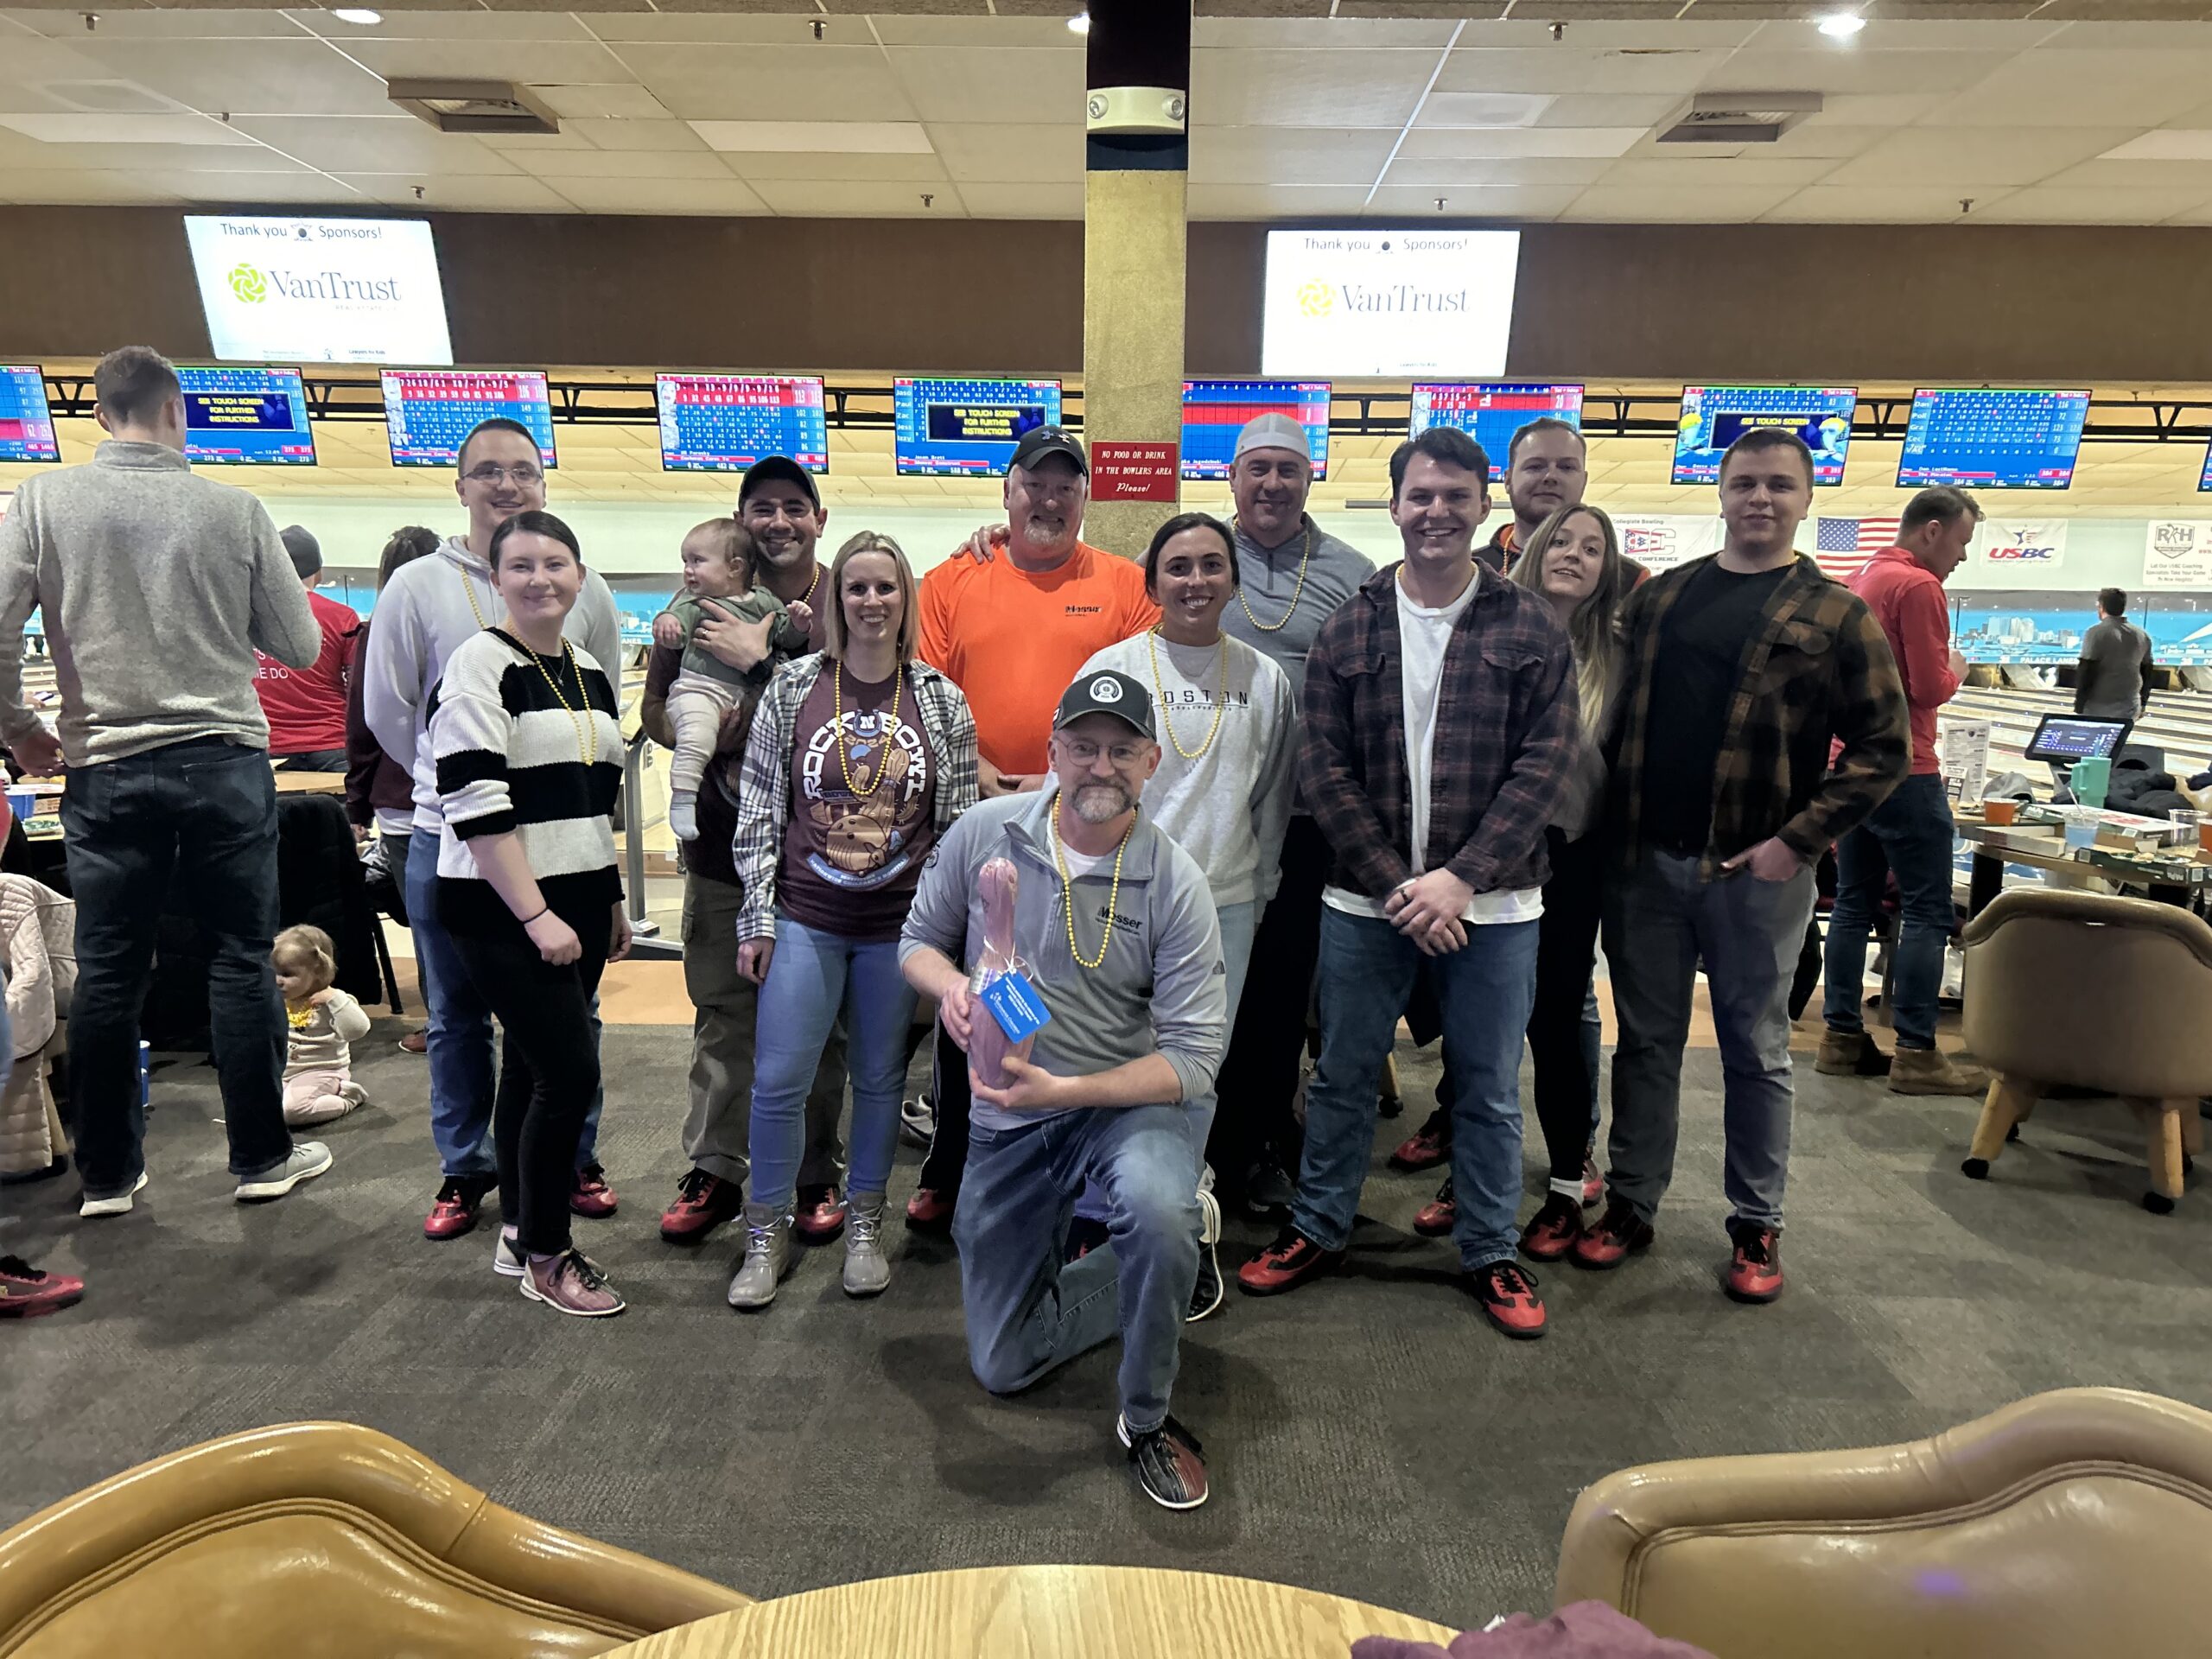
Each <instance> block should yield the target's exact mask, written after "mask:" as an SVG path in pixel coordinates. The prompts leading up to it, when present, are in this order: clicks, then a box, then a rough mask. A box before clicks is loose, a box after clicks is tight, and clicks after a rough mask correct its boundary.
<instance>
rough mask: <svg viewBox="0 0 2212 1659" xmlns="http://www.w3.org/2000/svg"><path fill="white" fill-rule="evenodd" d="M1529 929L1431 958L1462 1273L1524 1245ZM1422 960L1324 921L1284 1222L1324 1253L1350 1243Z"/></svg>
mask: <svg viewBox="0 0 2212 1659" xmlns="http://www.w3.org/2000/svg"><path fill="white" fill-rule="evenodd" d="M1539 925H1540V924H1538V923H1535V922H1501V923H1496V924H1493V925H1488V926H1482V927H1470V928H1468V930H1467V943H1466V944H1465V946H1464V947H1463V948H1461V949H1460V950H1455V951H1453V952H1452V954H1451V955H1450V956H1448V957H1428V958H1427V965H1428V973H1429V980H1430V982H1431V984H1432V985H1433V987H1434V988H1435V991H1436V1000H1437V1004H1438V1007H1440V1010H1441V1011H1442V1014H1443V1017H1444V1065H1445V1069H1446V1071H1449V1072H1450V1073H1451V1077H1452V1192H1453V1194H1454V1196H1455V1197H1456V1198H1458V1200H1459V1218H1458V1220H1457V1221H1456V1222H1455V1223H1454V1224H1453V1226H1452V1239H1453V1241H1454V1242H1455V1243H1457V1244H1458V1245H1459V1261H1460V1264H1461V1265H1462V1266H1463V1267H1465V1268H1466V1269H1467V1270H1468V1271H1469V1272H1474V1271H1476V1270H1477V1269H1479V1268H1486V1267H1488V1266H1489V1265H1490V1264H1491V1262H1503V1261H1506V1260H1508V1259H1510V1257H1511V1256H1512V1255H1513V1251H1514V1248H1515V1246H1516V1244H1518V1243H1520V1235H1519V1233H1518V1232H1517V1231H1516V1230H1515V1228H1514V1225H1513V1217H1514V1216H1515V1214H1516V1211H1518V1210H1519V1209H1520V1206H1521V1039H1522V1033H1524V1032H1526V1031H1527V1030H1528V1028H1529V1008H1530V1007H1532V1006H1533V1005H1534V1003H1535V997H1536V933H1537V929H1538V927H1539ZM1422 960H1423V958H1422V957H1421V950H1420V947H1419V946H1417V945H1415V944H1414V942H1413V941H1412V940H1411V939H1408V938H1406V937H1405V936H1404V935H1403V934H1402V933H1400V932H1399V931H1398V930H1397V929H1396V928H1395V927H1393V926H1391V925H1390V924H1389V922H1386V921H1383V920H1381V919H1379V918H1375V917H1372V916H1353V915H1348V914H1347V913H1345V912H1343V911H1341V910H1335V909H1326V908H1325V909H1324V910H1323V911H1322V912H1321V1058H1320V1059H1319V1062H1317V1063H1316V1064H1315V1065H1314V1067H1313V1078H1312V1080H1311V1081H1310V1082H1308V1083H1307V1084H1306V1155H1305V1157H1304V1159H1303V1160H1302V1161H1301V1162H1300V1166H1299V1172H1298V1201H1297V1202H1296V1203H1295V1204H1294V1205H1292V1206H1291V1210H1290V1219H1291V1224H1293V1225H1294V1226H1295V1227H1296V1228H1297V1229H1298V1230H1299V1231H1300V1232H1301V1233H1303V1234H1305V1235H1306V1237H1308V1238H1310V1239H1312V1240H1313V1242H1314V1243H1316V1244H1319V1246H1320V1247H1321V1248H1322V1249H1325V1250H1341V1249H1344V1245H1345V1243H1346V1242H1347V1241H1348V1240H1349V1239H1350V1237H1351V1225H1352V1221H1353V1219H1354V1217H1356V1216H1357V1214H1358V1212H1359V1189H1360V1187H1361V1185H1362V1184H1363V1182H1364V1181H1365V1180H1366V1179H1367V1165H1368V1160H1369V1157H1370V1154H1372V1152H1373V1150H1374V1146H1375V1107H1376V1086H1377V1084H1379V1083H1380V1082H1381V1080H1382V1076H1383V1061H1384V1060H1386V1059H1388V1058H1389V1054H1390V1046H1391V1045H1392V1043H1394V1042H1395V1040H1396V1039H1397V1034H1398V1016H1399V1015H1400V1014H1403V1013H1404V1012H1405V1007H1406V1001H1407V999H1408V997H1409V996H1410V995H1412V994H1413V988H1414V974H1415V973H1416V972H1417V971H1418V970H1419V969H1420V967H1421V963H1422Z"/></svg>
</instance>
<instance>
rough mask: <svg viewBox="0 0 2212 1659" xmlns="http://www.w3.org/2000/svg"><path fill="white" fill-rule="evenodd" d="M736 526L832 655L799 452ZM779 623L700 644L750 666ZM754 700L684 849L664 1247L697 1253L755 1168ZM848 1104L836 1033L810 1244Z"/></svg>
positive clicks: (669, 662)
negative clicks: (747, 845)
mask: <svg viewBox="0 0 2212 1659" xmlns="http://www.w3.org/2000/svg"><path fill="white" fill-rule="evenodd" d="M737 520H738V522H739V523H740V524H743V525H744V526H745V527H746V529H747V530H748V531H752V533H753V546H754V547H756V548H758V549H759V550H760V569H759V576H760V581H761V582H763V583H764V584H765V585H766V587H767V588H768V590H769V591H770V592H771V593H772V594H775V595H776V597H777V598H779V599H780V600H782V601H784V602H785V604H786V605H788V604H790V603H791V602H792V601H797V600H804V601H805V602H806V603H807V604H808V605H809V606H810V607H812V609H813V612H814V616H813V620H811V621H810V623H809V624H808V625H807V638H808V639H809V641H810V643H811V644H812V645H813V646H814V648H815V649H816V650H817V651H819V650H820V649H821V648H822V630H823V625H824V622H825V620H826V619H827V618H828V616H829V602H828V601H827V600H826V599H824V598H823V584H824V582H826V581H827V579H828V576H829V572H828V571H827V570H826V569H824V568H823V564H822V563H821V561H820V560H819V559H817V557H816V556H815V547H816V544H817V543H818V542H819V541H820V540H821V538H822V531H823V526H824V525H826V524H828V523H829V509H828V508H826V507H824V506H823V505H822V496H821V493H820V492H819V491H818V490H817V489H816V488H815V485H814V479H813V477H812V475H811V474H809V473H808V472H807V471H806V469H805V468H804V467H801V466H800V465H799V464H798V462H797V461H793V460H791V458H790V457H789V456H788V455H764V456H762V457H761V458H760V460H759V461H755V462H753V465H752V466H751V467H747V469H746V472H745V475H744V477H743V478H742V479H741V480H739V481H738V486H737ZM772 621H773V619H772V618H769V617H763V618H762V619H761V620H760V621H758V622H740V621H738V620H735V619H734V618H730V617H716V616H714V615H713V614H711V613H710V614H709V616H708V617H707V618H706V620H703V621H702V622H701V623H700V625H699V630H698V634H697V638H698V640H699V643H700V644H701V645H703V646H705V648H706V649H707V650H709V651H710V652H713V653H714V654H715V656H717V657H719V658H721V659H722V661H724V662H726V663H728V664H729V665H730V666H731V667H733V668H734V669H737V670H739V671H745V670H747V669H750V668H752V667H753V666H754V665H755V664H758V663H759V662H760V660H761V659H762V658H765V657H766V656H767V654H768V630H769V628H770V626H771V625H772ZM682 663H683V652H681V651H678V650H668V649H664V648H662V647H659V646H656V647H655V648H654V650H653V652H652V656H651V658H648V659H647V662H646V666H645V699H644V702H642V703H641V704H640V706H639V711H638V714H639V720H640V721H642V723H643V724H644V726H645V732H646V734H647V735H648V736H650V737H651V738H652V740H653V741H655V742H656V743H658V744H660V745H662V746H663V747H666V748H674V747H676V733H675V730H674V728H672V727H671V725H670V724H669V720H668V690H669V687H671V685H673V684H675V683H676V673H677V668H678V667H679V666H681V664H682ZM750 699H751V694H749V693H748V694H747V699H746V700H744V701H742V702H740V704H739V706H738V708H737V709H735V710H734V711H733V713H732V714H731V716H730V718H729V720H728V722H727V723H726V724H725V725H724V727H723V738H724V741H725V744H726V746H727V747H724V748H723V750H722V751H721V753H719V754H718V755H717V756H716V760H717V761H718V762H721V764H717V765H715V766H709V768H708V769H707V775H706V778H705V779H704V780H703V782H702V785H701V788H700V790H699V802H698V813H699V836H698V839H697V840H696V841H690V842H684V843H683V848H682V856H683V988H684V989H685V990H686V991H687V992H688V993H690V997H691V1007H692V1019H691V1103H690V1113H689V1115H688V1116H686V1117H685V1118H684V1120H683V1155H684V1157H685V1158H687V1159H689V1160H690V1165H691V1166H690V1168H689V1169H688V1170H686V1171H685V1172H684V1173H683V1180H682V1181H681V1182H680V1183H679V1184H678V1185H677V1190H676V1201H675V1202H674V1203H673V1204H671V1205H669V1207H668V1208H667V1209H666V1210H665V1211H663V1212H662V1215H661V1218H660V1236H662V1237H663V1238H664V1239H666V1240H668V1241H669V1242H670V1243H677V1244H691V1243H697V1242H699V1241H700V1240H701V1239H703V1238H704V1237H706V1236H707V1235H708V1234H709V1233H710V1232H712V1231H713V1230H715V1228H716V1227H718V1226H720V1225H721V1224H722V1223H723V1222H725V1221H728V1219H729V1218H730V1217H733V1216H735V1215H737V1214H738V1213H740V1212H741V1211H742V1210H743V1209H744V1207H745V1179H746V1177H747V1174H749V1173H751V1170H752V1160H751V1158H750V1156H749V1152H750V1132H751V1125H752V1121H753V1009H754V1005H755V1002H756V1001H757V998H758V996H759V988H758V987H757V986H755V985H754V984H753V982H752V981H751V980H749V979H747V978H746V977H745V976H743V975H742V974H741V973H739V972H738V971H737V916H738V912H740V911H741V910H742V909H744V907H745V889H744V888H743V887H741V886H740V885H739V882H738V879H737V866H736V864H735V863H734V861H732V858H731V851H732V849H733V847H734V843H735V842H736V839H737V783H738V777H737V774H738V762H739V761H740V760H741V759H742V758H743V749H744V740H745V734H746V732H747V729H749V728H750V727H751V724H752V718H753V713H752V702H751V700H750ZM844 1096H845V1038H844V1033H843V1031H842V1028H840V1029H836V1030H833V1031H832V1032H831V1033H830V1035H829V1041H828V1042H827V1043H825V1044H823V1048H822V1063H821V1065H820V1066H819V1067H818V1068H817V1070H816V1071H815V1074H814V1088H813V1090H812V1092H810V1094H809V1095H808V1096H807V1101H806V1155H805V1158H804V1161H803V1162H802V1163H801V1164H800V1166H799V1172H798V1204H797V1205H796V1207H795V1211H794V1214H795V1216H796V1220H795V1221H794V1223H793V1225H794V1227H795V1229H796V1230H797V1231H798V1236H800V1237H801V1238H804V1239H806V1240H809V1241H810V1242H812V1243H823V1242H825V1241H827V1240H829V1239H832V1238H835V1237H836V1236H837V1235H838V1234H839V1233H840V1232H842V1230H844V1225H845V1206H844V1204H843V1202H842V1199H841V1198H839V1196H838V1192H837V1179H838V1172H839V1166H840V1165H841V1164H842V1161H843V1159H844V1147H843V1146H842V1144H841V1143H840V1142H839V1141H838V1139H837V1119H838V1115H839V1113H840V1111H841V1109H842V1107H843V1104H844Z"/></svg>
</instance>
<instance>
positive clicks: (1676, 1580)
mask: <svg viewBox="0 0 2212 1659" xmlns="http://www.w3.org/2000/svg"><path fill="white" fill-rule="evenodd" d="M2207 1560H2212V1414H2207V1413H2205V1412H2202V1411H2198V1410H2196V1408H2193V1407H2190V1406H2184V1405H2181V1404H2178V1403H2177V1402H2174V1401H2171V1400H2163V1399H2160V1398H2158V1397H2157V1396H2156V1395H2146V1394H2131V1393H2127V1392H2126V1391H2123V1390H2120V1389H2062V1390H2060V1391H2058V1392H2056V1393H2053V1394H2044V1395H2036V1396H2035V1397H2033V1398H2032V1399H2028V1400H2024V1401H2021V1402H2018V1403H2017V1404H2015V1405H2011V1406H2007V1407H2005V1408H2003V1409H2002V1410H2000V1411H1997V1412H1993V1413H1992V1414H1990V1415H1989V1416H1986V1417H1984V1418H1981V1419H1980V1420H1978V1421H1974V1422H1971V1423H1967V1424H1966V1425H1964V1426H1963V1427H1959V1428H1955V1429H1952V1430H1950V1431H1948V1433H1943V1434H1940V1435H1938V1436H1936V1438H1935V1439H1934V1440H1920V1441H1916V1442H1913V1443H1912V1444H1910V1445H1906V1446H1878V1447H1875V1448H1872V1449H1870V1450H1866V1451H1853V1452H1802V1453H1785V1454H1783V1455H1779V1456H1771V1457H1744V1458H1711V1459H1699V1460H1695V1461H1688V1462H1681V1463H1662V1464H1653V1465H1649V1466H1647V1467H1644V1468H1640V1469H1628V1470H1624V1471H1621V1472H1619V1473H1618V1474H1614V1475H1609V1476H1607V1477H1606V1478H1605V1479H1604V1480H1601V1481H1599V1483H1598V1484H1596V1485H1594V1486H1592V1487H1590V1488H1589V1489H1588V1490H1586V1491H1584V1492H1583V1494H1582V1496H1581V1497H1580V1500H1578V1501H1577V1503H1575V1506H1574V1513H1573V1516H1571V1517H1569V1519H1568V1521H1567V1535H1566V1537H1565V1539H1564V1540H1563V1541H1562V1542H1561V1545H1560V1563H1559V1580H1558V1585H1557V1589H1556V1598H1555V1599H1556V1601H1557V1603H1558V1605H1560V1606H1565V1605H1567V1603H1569V1602H1573V1601H1580V1600H1583V1599H1587V1598H1592V1597H1595V1598H1596V1599H1599V1600H1601V1601H1605V1602H1609V1603H1611V1605H1613V1606H1615V1607H1618V1609H1620V1611H1623V1612H1624V1613H1627V1614H1628V1615H1630V1617H1631V1618H1637V1619H1641V1620H1642V1621H1643V1623H1644V1624H1646V1625H1648V1626H1649V1628H1650V1629H1652V1630H1655V1631H1656V1632H1657V1633H1658V1634H1660V1635H1662V1636H1668V1637H1676V1638H1678V1639H1680V1640H1682V1641H1686V1642H1691V1643H1695V1644H1697V1645H1698V1646H1700V1647H1701V1648H1704V1649H1707V1650H1708V1651H1710V1652H1711V1653H1713V1655H1715V1656H1716V1659H1907V1656H1910V1659H2084V1656H2097V1655H2105V1654H2126V1655H2131V1656H2145V1659H2150V1656H2164V1655H2179V1654H2200V1653H2203V1652H2206V1651H2208V1650H2212V1573H2208V1572H2207V1571H2206V1570H2205V1565H2204V1564H2205V1562H2206V1561H2207Z"/></svg>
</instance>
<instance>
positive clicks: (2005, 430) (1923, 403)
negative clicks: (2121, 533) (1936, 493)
mask: <svg viewBox="0 0 2212 1659" xmlns="http://www.w3.org/2000/svg"><path fill="white" fill-rule="evenodd" d="M2088 416H2089V394H2088V392H2086V391H2016V390H2007V389H1996V390H1993V389H1991V388H1988V387H1957V388H1953V387H1936V388H1929V387H1925V386H1923V387H1922V388H1921V389H1920V390H1919V391H1916V392H1914V393H1913V394H1912V418H1911V421H1910V423H1908V425H1907V426H1906V428H1905V435H1904V454H1902V455H1900V456H1899V457H1898V461H1897V487H1898V488H1899V489H1901V490H1916V489H1924V488H1926V487H1927V486H1929V485H1931V484H1956V485H1959V486H1962V487H1964V488H1967V489H1981V490H2063V489H2064V488H2065V487H2066V486H2068V485H2069V484H2071V483H2072V482H2073V481H2074V461H2075V456H2076V455H2077V454H2079V453H2080V452H2081V448H2082V424H2083V423H2085V422H2086V421H2087V420H2088Z"/></svg>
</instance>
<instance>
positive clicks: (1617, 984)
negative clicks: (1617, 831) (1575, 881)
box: [1605, 846, 1815, 1228]
mask: <svg viewBox="0 0 2212 1659" xmlns="http://www.w3.org/2000/svg"><path fill="white" fill-rule="evenodd" d="M1814 898H1815V890H1814V882H1813V872H1812V870H1811V868H1809V867H1808V868H1805V869H1802V870H1800V871H1799V872H1798V873H1797V874H1796V875H1794V876H1792V877H1790V879H1789V880H1787V881H1762V880H1758V878H1757V877H1756V876H1754V875H1752V874H1751V873H1750V872H1749V871H1745V872H1743V873H1742V874H1736V875H1726V876H1722V877H1720V878H1719V880H1713V881H1707V880H1703V879H1701V878H1700V876H1699V874H1698V861H1697V860H1696V859H1694V858H1681V857H1678V856H1676V855H1675V854H1673V853H1667V852H1662V851H1660V850H1659V849H1657V848H1656V847H1649V846H1647V847H1645V848H1644V849H1643V850H1642V852H1641V853H1640V854H1638V855H1637V861H1636V868H1635V870H1634V871H1633V873H1631V874H1628V875H1626V876H1624V877H1622V878H1621V879H1619V880H1615V881H1611V882H1608V883H1607V884H1606V887H1605V961H1606V963H1607V964H1608V965H1609V966H1610V967H1611V970H1612V980H1613V1013H1614V1015H1615V1017H1616V1018H1617V1019H1618V1020H1619V1021H1620V1033H1619V1039H1618V1041H1617V1042H1616V1043H1615V1045H1614V1046H1613V1124H1612V1132H1611V1137H1610V1140H1609V1142H1608V1145H1609V1149H1610V1151H1611V1166H1612V1167H1611V1169H1610V1170H1609V1171H1608V1172H1607V1179H1608V1183H1609V1185H1611V1190H1612V1192H1613V1194H1614V1196H1616V1197H1618V1198H1625V1199H1626V1200H1627V1201H1628V1202H1629V1204H1630V1205H1632V1206H1633V1207H1634V1209H1635V1211H1636V1213H1637V1215H1638V1216H1639V1217H1642V1218H1643V1220H1644V1221H1646V1222H1649V1220H1650V1219H1651V1218H1652V1217H1653V1216H1655V1215H1656V1213H1657V1212H1658V1209H1659V1200H1660V1199H1661V1198H1664V1197H1665V1196H1666V1192H1667V1185H1668V1183H1669V1181H1671V1180H1672V1179H1674V1174H1675V1132H1676V1129H1677V1128H1678V1127H1679V1124H1680V1120H1681V1098H1682V1047H1683V1045H1684V1044H1685V1043H1687V1042H1688V1040H1689V1031H1690V1007H1691V1001H1692V997H1693V995H1694V992H1695V990H1696V988H1697V969H1698V962H1699V959H1700V957H1702V958H1703V959H1704V963H1705V977H1706V984H1707V989H1708V990H1709V991H1710V992H1711V995H1712V998H1713V1032H1714V1034H1715V1035H1716V1036H1717V1037H1719V1040H1720V1074H1721V1088H1722V1096H1723V1109H1722V1123H1723V1128H1724V1130H1725V1133H1726V1136H1727V1142H1728V1152H1727V1166H1726V1178H1725V1182H1726V1192H1727V1195H1728V1202H1729V1205H1730V1206H1731V1208H1732V1211H1733V1217H1732V1220H1733V1221H1734V1222H1739V1223H1743V1224H1748V1225H1751V1226H1754V1227H1776V1228H1778V1227H1780V1226H1781V1225H1782V1198H1783V1187H1784V1185H1786V1184H1787V1182H1788V1179H1789V1118H1790V1110H1791V1103H1792V1095H1791V1090H1790V1075H1791V1074H1790V1064H1789V981H1790V978H1791V976H1792V975H1794V974H1795V973H1796V968H1797V955H1798V952H1799V951H1800V950H1802V948H1803V946H1804V943H1805V925H1806V924H1807V923H1808V921H1810V920H1811V919H1812V914H1813V900H1814Z"/></svg>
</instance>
